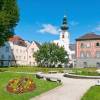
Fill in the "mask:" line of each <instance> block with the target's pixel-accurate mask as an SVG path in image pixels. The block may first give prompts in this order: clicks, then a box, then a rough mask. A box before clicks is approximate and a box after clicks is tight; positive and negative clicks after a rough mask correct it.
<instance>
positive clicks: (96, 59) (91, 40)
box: [76, 33, 100, 67]
mask: <svg viewBox="0 0 100 100" xmlns="http://www.w3.org/2000/svg"><path fill="white" fill-rule="evenodd" d="M76 59H77V63H76V66H77V67H100V35H96V34H95V33H88V34H85V35H84V36H81V37H79V38H77V39H76Z"/></svg>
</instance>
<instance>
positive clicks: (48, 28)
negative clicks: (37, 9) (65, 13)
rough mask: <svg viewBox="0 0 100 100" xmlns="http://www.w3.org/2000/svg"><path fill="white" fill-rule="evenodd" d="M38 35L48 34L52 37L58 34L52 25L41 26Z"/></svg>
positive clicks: (57, 30)
mask: <svg viewBox="0 0 100 100" xmlns="http://www.w3.org/2000/svg"><path fill="white" fill-rule="evenodd" d="M39 32H40V33H50V34H53V35H56V34H59V29H58V28H57V27H56V26H54V25H52V24H43V25H42V28H41V29H40V30H39Z"/></svg>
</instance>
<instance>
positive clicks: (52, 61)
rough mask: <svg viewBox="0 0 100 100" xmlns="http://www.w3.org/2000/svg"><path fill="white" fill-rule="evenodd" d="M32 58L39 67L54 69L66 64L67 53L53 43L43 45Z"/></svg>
mask: <svg viewBox="0 0 100 100" xmlns="http://www.w3.org/2000/svg"><path fill="white" fill-rule="evenodd" d="M33 56H34V57H35V59H36V61H37V63H38V65H40V66H47V67H54V66H56V65H62V64H66V63H67V62H68V54H67V52H66V51H65V50H64V48H63V47H59V46H57V45H55V44H54V43H44V44H43V45H42V46H40V48H39V50H38V51H37V52H35V53H34V55H33Z"/></svg>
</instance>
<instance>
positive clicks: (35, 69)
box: [0, 66, 65, 73]
mask: <svg viewBox="0 0 100 100" xmlns="http://www.w3.org/2000/svg"><path fill="white" fill-rule="evenodd" d="M64 69H65V68H42V67H29V66H27V67H20V66H19V67H7V68H0V70H1V71H3V70H6V71H14V72H15V71H16V72H45V73H47V72H48V71H58V72H62V71H63V70H64Z"/></svg>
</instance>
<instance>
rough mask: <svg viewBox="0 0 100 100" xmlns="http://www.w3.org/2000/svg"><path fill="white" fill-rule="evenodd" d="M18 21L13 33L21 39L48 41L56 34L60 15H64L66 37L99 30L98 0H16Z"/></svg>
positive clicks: (99, 32) (75, 36)
mask: <svg viewBox="0 0 100 100" xmlns="http://www.w3.org/2000/svg"><path fill="white" fill-rule="evenodd" d="M17 1H18V6H19V10H20V21H19V23H18V25H17V27H16V28H15V33H16V35H19V36H21V37H22V38H23V39H25V40H30V41H32V40H36V41H39V42H45V41H46V42H48V41H52V40H55V39H58V38H59V34H58V30H59V28H60V25H61V23H62V18H63V16H64V15H66V16H67V18H68V25H69V32H70V41H71V43H74V42H75V39H76V38H77V37H79V36H81V35H83V34H85V33H87V32H96V33H97V34H100V0H17Z"/></svg>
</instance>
